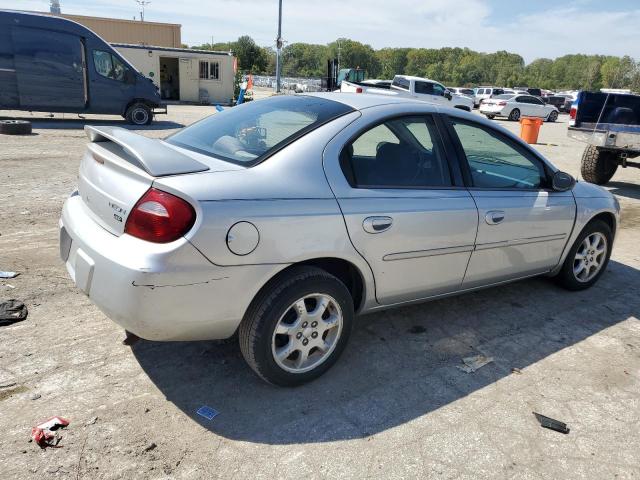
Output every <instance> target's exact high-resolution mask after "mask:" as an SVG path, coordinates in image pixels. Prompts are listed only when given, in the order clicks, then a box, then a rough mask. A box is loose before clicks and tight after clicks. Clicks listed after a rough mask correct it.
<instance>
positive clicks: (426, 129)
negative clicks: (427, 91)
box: [340, 116, 451, 188]
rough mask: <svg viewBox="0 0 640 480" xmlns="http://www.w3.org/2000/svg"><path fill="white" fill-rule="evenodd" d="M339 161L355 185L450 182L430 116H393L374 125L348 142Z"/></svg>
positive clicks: (423, 185)
mask: <svg viewBox="0 0 640 480" xmlns="http://www.w3.org/2000/svg"><path fill="white" fill-rule="evenodd" d="M340 164H341V166H342V169H343V171H344V173H345V176H346V177H347V180H348V181H349V183H350V184H351V185H352V186H353V187H355V188H428V187H449V186H451V175H450V172H449V167H448V163H447V159H446V157H445V154H444V148H443V146H442V143H441V141H440V137H439V134H438V131H437V129H436V126H435V123H434V121H433V118H432V117H431V116H424V117H423V116H410V117H401V118H394V119H391V120H387V121H386V122H384V123H382V124H379V125H376V126H374V127H372V128H371V129H369V130H367V131H365V132H364V133H362V134H361V135H360V136H359V137H358V138H356V139H355V140H354V141H352V142H351V143H350V144H348V145H347V146H345V148H344V149H343V151H342V153H341V155H340Z"/></svg>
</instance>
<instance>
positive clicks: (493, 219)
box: [484, 210, 504, 225]
mask: <svg viewBox="0 0 640 480" xmlns="http://www.w3.org/2000/svg"><path fill="white" fill-rule="evenodd" d="M484 219H485V221H486V222H487V223H488V224H489V225H497V224H499V223H501V222H502V221H503V220H504V212H503V211H502V210H492V211H491V212H487V214H486V215H485V216H484Z"/></svg>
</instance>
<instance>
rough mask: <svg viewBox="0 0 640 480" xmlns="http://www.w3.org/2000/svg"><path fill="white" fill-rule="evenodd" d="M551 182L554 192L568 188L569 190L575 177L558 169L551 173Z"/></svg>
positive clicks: (573, 183) (573, 184)
mask: <svg viewBox="0 0 640 480" xmlns="http://www.w3.org/2000/svg"><path fill="white" fill-rule="evenodd" d="M551 184H552V185H551V186H552V187H553V189H554V190H555V191H556V192H566V191H568V190H571V189H572V188H573V187H574V186H575V184H576V179H575V178H573V177H572V176H571V175H569V174H568V173H565V172H561V171H559V170H558V171H557V172H556V173H554V174H553V177H552V179H551Z"/></svg>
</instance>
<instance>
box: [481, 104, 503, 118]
mask: <svg viewBox="0 0 640 480" xmlns="http://www.w3.org/2000/svg"><path fill="white" fill-rule="evenodd" d="M480 113H482V114H483V115H495V116H496V117H506V116H507V115H506V113H505V112H504V108H503V107H492V106H490V105H480Z"/></svg>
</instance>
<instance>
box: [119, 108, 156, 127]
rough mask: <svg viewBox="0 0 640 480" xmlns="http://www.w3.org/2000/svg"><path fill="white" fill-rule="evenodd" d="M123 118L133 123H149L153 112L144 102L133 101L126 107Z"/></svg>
mask: <svg viewBox="0 0 640 480" xmlns="http://www.w3.org/2000/svg"><path fill="white" fill-rule="evenodd" d="M125 118H126V119H127V121H128V122H129V123H132V124H133V125H149V124H150V123H151V122H152V121H153V112H152V111H151V109H150V108H149V107H148V106H147V105H145V104H144V103H134V104H133V105H131V106H130V107H129V108H128V109H127V113H126V114H125Z"/></svg>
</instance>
